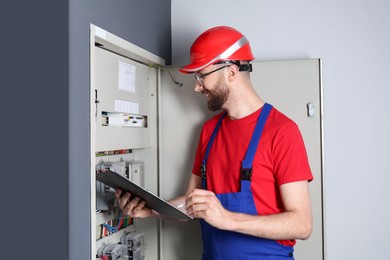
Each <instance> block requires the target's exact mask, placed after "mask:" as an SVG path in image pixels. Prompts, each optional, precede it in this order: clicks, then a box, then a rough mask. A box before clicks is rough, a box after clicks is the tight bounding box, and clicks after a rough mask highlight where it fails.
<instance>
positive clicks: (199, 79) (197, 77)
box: [194, 74, 203, 85]
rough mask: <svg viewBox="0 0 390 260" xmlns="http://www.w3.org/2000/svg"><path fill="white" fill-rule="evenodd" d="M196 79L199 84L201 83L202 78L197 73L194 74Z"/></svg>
mask: <svg viewBox="0 0 390 260" xmlns="http://www.w3.org/2000/svg"><path fill="white" fill-rule="evenodd" d="M194 76H195V79H196V81H197V82H198V84H199V85H203V80H202V78H201V77H200V76H199V75H198V74H194Z"/></svg>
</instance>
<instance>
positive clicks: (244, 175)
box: [241, 103, 272, 181]
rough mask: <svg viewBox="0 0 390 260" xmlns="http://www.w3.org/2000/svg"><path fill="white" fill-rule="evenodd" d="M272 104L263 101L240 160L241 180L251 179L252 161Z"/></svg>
mask: <svg viewBox="0 0 390 260" xmlns="http://www.w3.org/2000/svg"><path fill="white" fill-rule="evenodd" d="M271 109H272V106H271V105H270V104H268V103H265V104H264V106H263V108H262V110H261V112H260V116H259V118H258V119H257V123H256V127H255V130H254V131H253V134H252V137H251V140H250V142H249V147H248V149H247V151H246V154H245V158H244V160H243V161H242V165H241V180H249V181H250V180H251V179H252V162H253V158H254V157H255V154H256V149H257V146H258V144H259V141H260V137H261V134H262V132H263V128H264V125H265V121H266V120H267V118H268V115H269V113H270V112H271Z"/></svg>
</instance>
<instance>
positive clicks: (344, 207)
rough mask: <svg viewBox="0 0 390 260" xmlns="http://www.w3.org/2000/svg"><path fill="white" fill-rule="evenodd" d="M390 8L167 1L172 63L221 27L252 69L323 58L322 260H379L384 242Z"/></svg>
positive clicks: (380, 4)
mask: <svg viewBox="0 0 390 260" xmlns="http://www.w3.org/2000/svg"><path fill="white" fill-rule="evenodd" d="M389 14H390V1H388V0H373V1H362V0H358V1H352V0H344V1H336V0H328V1H309V0H290V1H281V0H273V1H265V0H246V1H237V0H236V1H232V0H213V1H210V0H197V1H189V0H172V55H173V59H172V62H173V64H174V65H181V64H184V63H187V62H188V61H189V47H190V45H191V44H192V42H193V41H194V39H195V38H196V37H197V36H198V35H199V34H200V33H201V32H203V31H204V30H206V29H208V28H210V27H213V26H216V25H229V26H233V27H236V28H237V29H238V30H240V31H241V32H243V33H244V34H245V35H246V36H247V38H248V39H249V40H250V42H251V45H252V50H253V52H254V55H255V57H256V59H257V60H262V61H264V60H288V59H306V58H322V59H323V83H324V86H323V88H324V126H325V133H324V136H325V145H324V149H325V172H324V175H325V183H324V184H325V207H326V209H325V210H326V212H325V223H326V227H325V234H326V240H325V241H326V257H327V258H326V259H327V260H345V259H355V260H360V259H361V260H366V259H375V260H377V259H378V260H382V259H383V260H385V259H390V253H389V252H388V245H389V242H390V240H389V234H390V221H389V220H390V203H389V198H390V189H389V188H388V184H389V183H390V170H389V163H390V115H389V112H390V103H389V102H387V100H388V99H389V98H390V84H389V83H388V82H389V80H390V62H389V61H390V15H389Z"/></svg>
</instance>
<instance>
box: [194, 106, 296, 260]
mask: <svg viewBox="0 0 390 260" xmlns="http://www.w3.org/2000/svg"><path fill="white" fill-rule="evenodd" d="M271 109H272V106H271V105H269V104H265V105H264V106H263V108H262V110H261V113H260V116H259V118H258V120H257V123H256V127H255V130H254V132H253V134H252V137H251V140H250V143H249V147H248V149H247V151H246V154H245V159H244V160H243V161H242V167H241V191H240V192H235V193H223V194H216V196H217V198H218V199H219V200H220V202H221V204H222V205H223V206H224V207H225V209H227V210H229V211H232V212H240V213H246V214H251V215H258V214H257V210H256V207H255V202H254V199H253V195H252V191H251V188H250V182H251V178H252V161H253V158H254V156H255V153H256V148H257V146H258V143H259V140H260V137H261V134H262V131H263V128H264V124H265V121H266V120H267V118H268V115H269V113H270V111H271ZM225 115H226V112H225V113H224V114H223V115H222V116H221V118H220V119H219V121H218V123H217V125H216V127H215V129H214V131H213V133H212V135H211V137H210V140H209V142H208V144H207V148H206V153H205V156H204V158H203V161H202V166H201V172H202V188H203V189H207V187H206V164H207V158H208V155H209V152H210V149H211V146H212V144H213V142H214V139H215V137H216V135H217V132H218V130H219V128H220V126H221V124H222V120H223V118H224V117H225ZM200 223H201V227H202V238H203V256H202V259H203V260H217V259H218V260H229V259H234V260H242V259H258V260H282V259H289V260H293V259H294V256H293V251H294V249H293V247H290V246H284V245H281V244H279V243H278V242H276V241H274V240H269V239H263V238H258V237H254V236H249V235H245V234H241V233H237V232H232V231H225V230H220V229H217V228H214V227H213V226H211V225H209V224H208V223H207V222H206V221H204V220H200Z"/></svg>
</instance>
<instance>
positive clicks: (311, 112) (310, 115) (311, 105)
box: [306, 102, 315, 117]
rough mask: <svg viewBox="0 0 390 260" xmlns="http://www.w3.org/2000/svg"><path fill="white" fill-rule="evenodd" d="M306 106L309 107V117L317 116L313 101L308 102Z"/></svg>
mask: <svg viewBox="0 0 390 260" xmlns="http://www.w3.org/2000/svg"><path fill="white" fill-rule="evenodd" d="M306 108H307V116H308V117H314V116H315V112H314V103H313V102H309V103H307V104H306Z"/></svg>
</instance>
